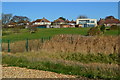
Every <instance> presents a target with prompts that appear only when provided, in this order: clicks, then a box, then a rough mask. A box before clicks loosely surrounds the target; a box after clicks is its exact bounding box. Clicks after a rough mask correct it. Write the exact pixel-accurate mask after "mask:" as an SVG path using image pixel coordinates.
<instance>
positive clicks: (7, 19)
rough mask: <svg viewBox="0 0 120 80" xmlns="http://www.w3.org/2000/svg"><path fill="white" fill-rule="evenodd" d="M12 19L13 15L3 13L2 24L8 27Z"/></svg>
mask: <svg viewBox="0 0 120 80" xmlns="http://www.w3.org/2000/svg"><path fill="white" fill-rule="evenodd" d="M11 19H12V14H4V13H2V24H3V25H7V24H8V23H10V21H11Z"/></svg>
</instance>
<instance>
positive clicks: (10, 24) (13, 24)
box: [8, 22, 17, 28]
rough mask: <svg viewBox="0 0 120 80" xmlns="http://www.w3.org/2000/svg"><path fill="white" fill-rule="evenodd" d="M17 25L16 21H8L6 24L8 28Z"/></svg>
mask: <svg viewBox="0 0 120 80" xmlns="http://www.w3.org/2000/svg"><path fill="white" fill-rule="evenodd" d="M16 25H17V23H15V22H10V23H9V24H8V27H9V28H13V27H15V26H16Z"/></svg>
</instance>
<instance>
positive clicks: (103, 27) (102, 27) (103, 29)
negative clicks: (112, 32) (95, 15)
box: [100, 25, 105, 33]
mask: <svg viewBox="0 0 120 80" xmlns="http://www.w3.org/2000/svg"><path fill="white" fill-rule="evenodd" d="M100 30H101V31H102V32H103V33H104V31H105V25H102V26H101V27H100Z"/></svg>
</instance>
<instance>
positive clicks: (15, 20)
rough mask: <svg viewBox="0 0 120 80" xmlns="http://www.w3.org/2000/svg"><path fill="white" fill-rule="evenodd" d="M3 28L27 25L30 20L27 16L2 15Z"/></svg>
mask: <svg viewBox="0 0 120 80" xmlns="http://www.w3.org/2000/svg"><path fill="white" fill-rule="evenodd" d="M1 22H2V26H3V27H7V25H10V24H14V25H27V23H28V22H30V19H29V18H28V17H26V16H16V15H15V16H13V15H12V14H4V13H2V21H1Z"/></svg>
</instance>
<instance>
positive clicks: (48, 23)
mask: <svg viewBox="0 0 120 80" xmlns="http://www.w3.org/2000/svg"><path fill="white" fill-rule="evenodd" d="M34 25H51V22H35V23H34Z"/></svg>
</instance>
